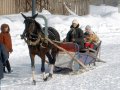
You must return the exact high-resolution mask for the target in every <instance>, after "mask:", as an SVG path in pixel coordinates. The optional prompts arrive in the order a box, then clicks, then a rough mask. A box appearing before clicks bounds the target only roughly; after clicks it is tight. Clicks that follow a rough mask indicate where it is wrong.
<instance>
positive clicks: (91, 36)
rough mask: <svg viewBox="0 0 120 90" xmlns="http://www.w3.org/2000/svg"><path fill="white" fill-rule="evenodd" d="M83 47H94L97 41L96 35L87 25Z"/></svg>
mask: <svg viewBox="0 0 120 90" xmlns="http://www.w3.org/2000/svg"><path fill="white" fill-rule="evenodd" d="M84 40H85V48H92V49H95V48H96V44H97V43H98V42H99V38H98V36H97V35H96V34H95V33H94V32H93V31H92V30H91V27H90V26H89V25H87V26H86V27H85V33H84Z"/></svg>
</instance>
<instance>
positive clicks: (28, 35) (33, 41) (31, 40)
mask: <svg viewBox="0 0 120 90" xmlns="http://www.w3.org/2000/svg"><path fill="white" fill-rule="evenodd" d="M29 20H30V22H29ZM24 23H25V30H24V32H23V34H22V35H21V36H22V38H23V39H24V40H25V42H26V43H27V44H28V45H31V46H36V45H41V46H42V47H44V46H43V45H42V44H43V43H44V41H45V38H44V37H43V35H42V33H41V32H40V31H38V30H36V31H34V30H35V29H36V28H35V20H31V19H28V20H25V21H24ZM26 23H29V24H26ZM31 30H33V31H32V32H31Z"/></svg>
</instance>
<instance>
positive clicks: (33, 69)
mask: <svg viewBox="0 0 120 90" xmlns="http://www.w3.org/2000/svg"><path fill="white" fill-rule="evenodd" d="M30 58H31V69H32V79H33V84H34V85H35V84H36V81H35V61H34V58H35V54H31V53H30Z"/></svg>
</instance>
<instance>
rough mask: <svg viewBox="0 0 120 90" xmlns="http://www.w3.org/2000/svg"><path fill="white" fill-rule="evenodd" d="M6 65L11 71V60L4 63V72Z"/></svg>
mask: <svg viewBox="0 0 120 90" xmlns="http://www.w3.org/2000/svg"><path fill="white" fill-rule="evenodd" d="M5 67H6V68H7V70H8V72H11V66H10V62H9V60H7V61H6V63H5V64H4V68H3V71H4V72H6V71H5Z"/></svg>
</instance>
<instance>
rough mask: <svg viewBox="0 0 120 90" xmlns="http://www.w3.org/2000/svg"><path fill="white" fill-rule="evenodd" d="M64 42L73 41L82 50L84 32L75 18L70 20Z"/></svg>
mask: <svg viewBox="0 0 120 90" xmlns="http://www.w3.org/2000/svg"><path fill="white" fill-rule="evenodd" d="M66 42H74V43H77V44H78V45H79V49H80V50H82V49H83V48H84V34H83V30H81V29H80V28H79V22H78V21H77V19H74V20H73V21H72V25H71V26H70V31H69V32H68V33H67V36H66Z"/></svg>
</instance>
